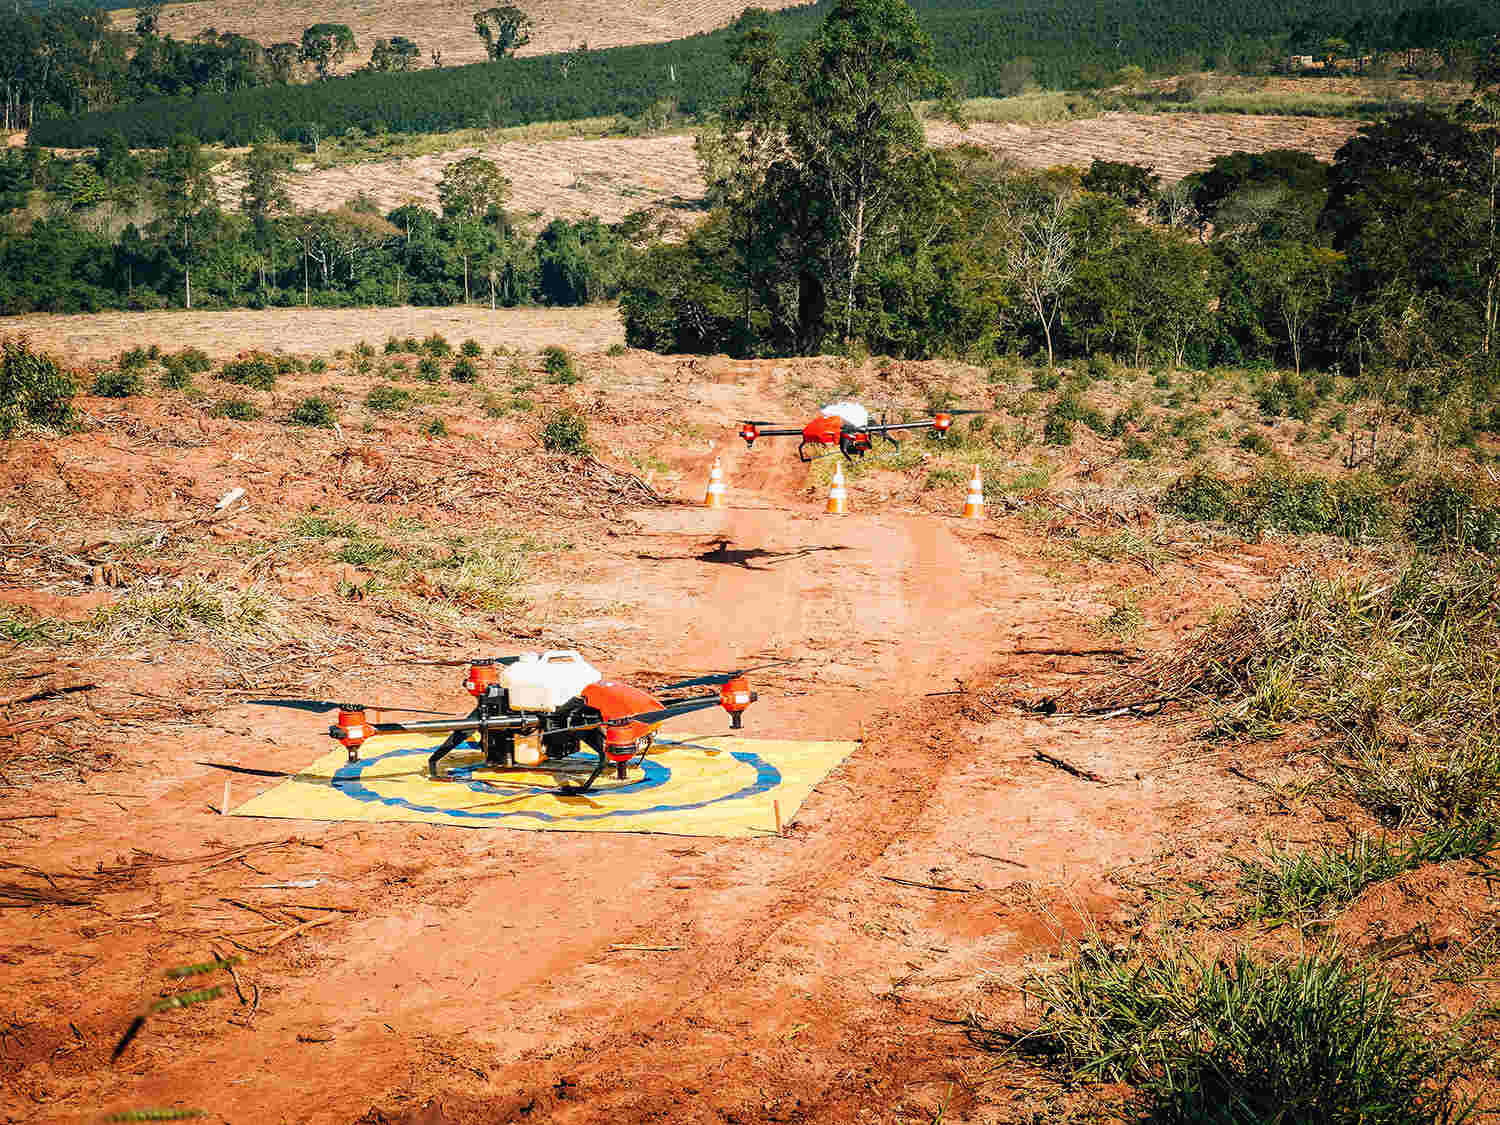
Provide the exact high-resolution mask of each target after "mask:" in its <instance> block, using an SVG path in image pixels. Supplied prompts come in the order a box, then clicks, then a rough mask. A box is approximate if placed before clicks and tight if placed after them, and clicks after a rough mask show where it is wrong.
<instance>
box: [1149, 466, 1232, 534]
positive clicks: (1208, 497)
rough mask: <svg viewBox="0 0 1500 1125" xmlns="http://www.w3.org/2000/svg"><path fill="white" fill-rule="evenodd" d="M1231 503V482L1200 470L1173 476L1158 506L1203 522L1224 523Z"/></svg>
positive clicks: (1230, 508) (1227, 518)
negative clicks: (1175, 477)
mask: <svg viewBox="0 0 1500 1125" xmlns="http://www.w3.org/2000/svg"><path fill="white" fill-rule="evenodd" d="M1234 502H1235V496H1234V485H1232V484H1230V483H1229V482H1228V481H1227V480H1225V479H1224V478H1223V477H1220V476H1216V475H1214V474H1213V473H1209V472H1203V471H1201V470H1200V471H1198V472H1194V473H1190V474H1189V475H1187V476H1185V477H1179V478H1177V479H1176V480H1175V481H1173V482H1172V483H1171V484H1170V485H1168V486H1167V491H1166V493H1165V494H1164V495H1163V497H1162V507H1164V508H1166V509H1168V510H1169V511H1173V512H1177V513H1179V514H1181V515H1184V516H1186V517H1187V518H1188V519H1190V520H1200V521H1202V522H1205V523H1207V522H1221V521H1222V522H1227V521H1228V520H1229V517H1230V513H1232V512H1233V511H1234Z"/></svg>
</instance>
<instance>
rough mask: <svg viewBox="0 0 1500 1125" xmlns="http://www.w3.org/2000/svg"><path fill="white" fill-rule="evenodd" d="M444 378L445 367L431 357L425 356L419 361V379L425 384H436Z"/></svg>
mask: <svg viewBox="0 0 1500 1125" xmlns="http://www.w3.org/2000/svg"><path fill="white" fill-rule="evenodd" d="M442 377H443V365H442V364H440V363H439V362H438V361H437V360H435V359H433V358H432V356H430V355H424V356H423V357H422V358H421V359H420V360H418V361H417V378H418V379H421V380H422V381H423V382H427V383H436V382H437V381H438V380H439V379H441V378H442Z"/></svg>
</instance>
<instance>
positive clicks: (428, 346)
mask: <svg viewBox="0 0 1500 1125" xmlns="http://www.w3.org/2000/svg"><path fill="white" fill-rule="evenodd" d="M412 350H413V351H416V350H417V349H416V348H413V349H412ZM422 351H424V352H426V353H427V354H428V355H435V356H445V355H452V354H453V345H451V344H450V343H448V341H447V340H445V339H444V338H443V337H442V336H441V335H439V334H438V333H436V332H434V333H433V334H432V335H431V336H428V337H427V338H426V339H425V340H423V341H422Z"/></svg>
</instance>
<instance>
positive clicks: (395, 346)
mask: <svg viewBox="0 0 1500 1125" xmlns="http://www.w3.org/2000/svg"><path fill="white" fill-rule="evenodd" d="M401 350H402V344H401V341H400V340H399V339H398V338H397V337H395V336H387V337H386V338H385V354H386V355H396V354H397V353H399V352H400V351H401Z"/></svg>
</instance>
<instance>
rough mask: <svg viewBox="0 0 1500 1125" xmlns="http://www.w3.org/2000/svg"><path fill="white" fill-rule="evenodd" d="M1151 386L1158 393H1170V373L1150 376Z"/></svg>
mask: <svg viewBox="0 0 1500 1125" xmlns="http://www.w3.org/2000/svg"><path fill="white" fill-rule="evenodd" d="M1151 385H1152V386H1153V387H1155V388H1156V389H1157V390H1159V391H1170V390H1171V389H1172V375H1171V372H1168V371H1158V372H1157V373H1156V374H1155V375H1153V376H1152V378H1151Z"/></svg>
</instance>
